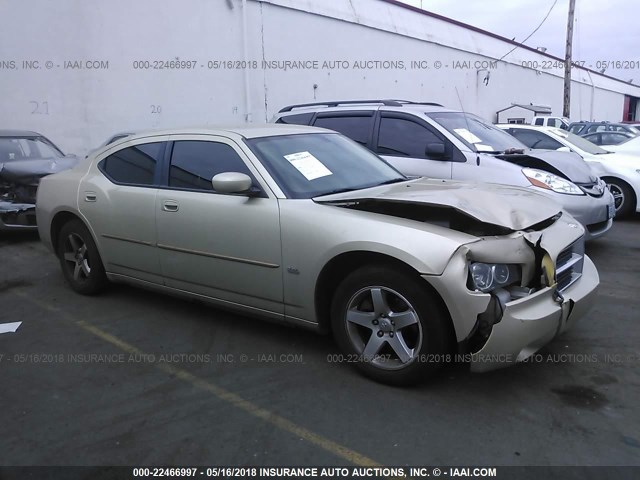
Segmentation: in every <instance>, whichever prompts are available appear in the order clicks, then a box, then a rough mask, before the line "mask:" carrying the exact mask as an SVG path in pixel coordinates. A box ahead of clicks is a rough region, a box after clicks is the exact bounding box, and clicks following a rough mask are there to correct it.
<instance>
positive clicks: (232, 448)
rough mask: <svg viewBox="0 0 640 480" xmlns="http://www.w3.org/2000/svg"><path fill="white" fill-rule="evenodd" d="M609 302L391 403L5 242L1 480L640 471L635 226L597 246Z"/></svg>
mask: <svg viewBox="0 0 640 480" xmlns="http://www.w3.org/2000/svg"><path fill="white" fill-rule="evenodd" d="M587 253H588V254H589V255H590V256H591V257H592V258H593V260H594V262H595V263H596V265H597V267H598V269H599V272H600V276H601V288H600V297H599V300H598V302H597V304H596V306H595V308H594V309H593V310H592V311H591V313H590V314H589V315H588V316H587V317H585V318H583V319H582V320H581V321H580V322H579V323H578V324H577V325H576V327H575V328H574V329H573V330H571V331H569V332H567V333H566V334H564V335H563V336H561V337H559V338H557V339H555V340H554V341H553V342H552V343H551V344H550V345H548V346H547V347H545V348H544V349H543V350H542V351H541V352H539V355H538V356H537V357H536V360H535V361H531V362H527V363H524V364H521V365H518V366H515V367H512V368H509V369H504V370H499V371H494V372H490V373H485V374H472V373H469V372H468V371H467V370H466V369H465V368H464V366H451V367H448V368H446V369H444V371H443V372H442V373H441V374H440V375H438V376H437V377H436V378H435V379H434V380H433V381H431V382H430V383H427V384H425V385H421V386H419V387H415V388H404V389H402V388H393V387H388V386H384V385H379V384H376V383H374V382H372V381H370V380H367V379H365V378H363V377H361V376H360V375H358V374H357V373H356V372H355V371H354V370H353V369H352V368H350V366H349V365H346V364H336V363H333V362H331V361H330V360H331V358H332V357H331V355H332V354H335V353H337V349H336V347H335V346H334V345H333V342H332V341H331V338H329V337H322V336H318V335H315V334H313V333H309V332H305V331H302V330H296V329H292V328H288V327H284V326H279V325H274V324H270V323H265V322H262V321H260V320H254V319H250V318H245V317H242V316H238V315H234V314H230V313H227V312H224V311H221V310H217V309H214V308H211V307H208V306H205V305H200V304H197V303H193V302H188V301H185V300H181V299H176V298H172V297H167V296H162V295H159V294H156V293H151V292H147V291H144V290H138V289H134V288H131V287H126V286H113V287H112V288H110V289H109V291H108V292H106V293H104V294H103V295H100V296H97V297H83V296H80V295H77V294H75V293H74V292H72V291H71V290H70V289H69V288H68V287H67V286H66V285H65V284H64V281H63V279H62V275H61V273H60V269H59V266H58V263H57V260H56V259H55V258H54V256H53V255H52V254H50V253H49V252H48V251H47V250H46V249H45V248H44V246H43V245H42V244H41V243H40V242H39V240H38V238H37V236H36V235H34V234H12V235H6V234H5V235H3V236H2V237H0V255H1V256H0V258H1V260H0V262H1V264H2V269H1V271H0V305H1V308H0V323H5V322H16V321H21V322H22V325H21V326H20V327H19V329H18V330H17V332H16V333H7V334H2V335H0V356H1V358H0V392H1V393H0V398H1V402H0V405H1V408H0V425H2V429H1V433H2V434H1V435H0V465H5V466H6V465H140V464H142V465H153V464H162V465H280V464H281V465H336V464H337V465H363V464H369V463H374V462H375V463H378V464H382V465H438V464H442V465H450V464H453V465H477V464H481V465H640V409H638V408H637V403H638V399H639V398H640V370H639V366H640V346H639V345H640V327H639V322H640V294H639V293H638V287H639V286H640V216H636V218H633V219H631V220H627V221H617V222H616V223H615V225H614V227H613V230H612V231H611V232H610V234H609V235H608V236H606V237H605V238H603V239H601V240H598V241H596V242H593V243H591V244H589V245H588V246H587Z"/></svg>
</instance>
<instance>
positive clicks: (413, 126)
mask: <svg viewBox="0 0 640 480" xmlns="http://www.w3.org/2000/svg"><path fill="white" fill-rule="evenodd" d="M429 143H441V144H442V143H444V140H443V139H442V138H441V137H440V136H438V135H436V134H435V133H434V132H432V131H431V130H429V129H428V128H426V127H424V126H423V125H420V124H418V123H416V122H412V121H411V120H406V119H403V118H391V117H382V118H381V119H380V134H379V136H378V146H377V147H378V148H377V153H379V154H380V155H389V156H396V157H412V158H428V157H427V156H426V153H425V149H426V147H427V144H429Z"/></svg>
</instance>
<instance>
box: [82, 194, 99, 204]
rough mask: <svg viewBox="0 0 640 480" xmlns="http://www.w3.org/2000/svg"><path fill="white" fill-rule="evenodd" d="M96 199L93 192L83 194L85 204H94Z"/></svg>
mask: <svg viewBox="0 0 640 480" xmlns="http://www.w3.org/2000/svg"><path fill="white" fill-rule="evenodd" d="M97 199H98V196H97V195H96V194H95V192H84V201H85V202H95V201H96V200H97Z"/></svg>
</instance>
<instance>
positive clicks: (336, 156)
mask: <svg viewBox="0 0 640 480" xmlns="http://www.w3.org/2000/svg"><path fill="white" fill-rule="evenodd" d="M247 144H248V145H249V147H250V148H251V150H252V151H253V152H254V153H255V154H256V156H257V157H258V158H259V159H260V161H261V162H262V164H263V165H264V166H265V168H266V169H267V170H268V171H269V173H270V174H271V176H272V177H273V179H274V180H275V181H276V182H277V183H278V185H279V186H280V188H281V189H282V191H283V192H284V193H285V195H287V197H289V198H313V197H317V196H320V195H328V194H331V193H338V192H345V191H351V190H359V189H361V188H368V187H374V186H377V185H382V184H385V183H395V182H401V181H404V180H407V178H406V177H405V176H404V175H402V174H401V173H400V172H398V171H397V170H396V169H394V168H393V167H391V166H390V165H389V164H388V163H386V162H385V161H384V160H382V159H381V158H380V157H378V156H377V155H375V154H374V153H371V152H370V151H369V150H367V149H366V148H364V147H362V146H360V145H358V144H357V143H355V142H353V141H351V140H349V139H348V138H346V137H343V136H342V135H340V134H337V133H333V134H332V133H326V134H317V133H313V134H302V135H282V136H276V137H262V138H253V139H249V140H247Z"/></svg>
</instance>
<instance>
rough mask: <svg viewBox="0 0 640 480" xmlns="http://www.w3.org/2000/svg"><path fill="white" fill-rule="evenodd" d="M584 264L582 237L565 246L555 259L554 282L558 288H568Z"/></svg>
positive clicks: (579, 273) (579, 274) (576, 278)
mask: <svg viewBox="0 0 640 480" xmlns="http://www.w3.org/2000/svg"><path fill="white" fill-rule="evenodd" d="M583 265H584V238H580V239H579V240H577V241H575V242H574V243H572V244H571V245H569V247H567V248H565V249H564V250H563V251H562V252H560V254H559V255H558V258H557V260H556V283H557V284H558V290H560V291H563V290H566V289H567V288H569V286H570V285H572V284H573V283H574V282H575V281H576V280H578V279H579V278H580V277H581V276H582V267H583Z"/></svg>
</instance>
